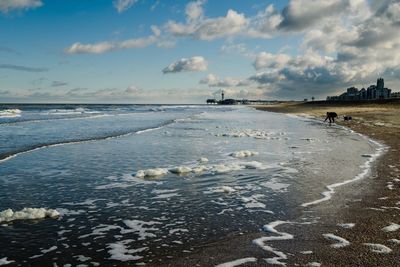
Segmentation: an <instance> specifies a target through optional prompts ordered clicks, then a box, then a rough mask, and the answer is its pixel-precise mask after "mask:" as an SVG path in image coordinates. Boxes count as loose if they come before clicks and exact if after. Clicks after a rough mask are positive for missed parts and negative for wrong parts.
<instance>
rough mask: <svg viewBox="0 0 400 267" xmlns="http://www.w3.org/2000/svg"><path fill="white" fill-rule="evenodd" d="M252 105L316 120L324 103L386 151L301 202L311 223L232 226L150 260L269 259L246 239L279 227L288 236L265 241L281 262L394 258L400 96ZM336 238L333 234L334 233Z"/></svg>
mask: <svg viewBox="0 0 400 267" xmlns="http://www.w3.org/2000/svg"><path fill="white" fill-rule="evenodd" d="M256 108H257V109H259V110H266V111H272V112H280V113H288V114H295V115H301V116H312V117H314V118H316V119H321V120H323V119H324V118H325V114H326V112H327V111H334V112H336V113H338V115H339V119H338V120H337V123H338V124H340V125H343V126H346V127H349V128H351V129H353V130H354V131H356V132H358V133H361V134H364V135H366V136H368V137H370V138H372V139H375V140H377V141H379V142H381V143H383V144H385V145H386V146H388V148H387V152H386V153H385V154H384V155H383V156H382V157H380V158H379V159H378V160H377V162H375V163H374V164H373V166H372V170H371V173H370V174H369V176H368V178H366V179H367V180H365V179H364V180H361V181H358V182H354V183H350V184H348V185H346V186H345V187H343V188H339V189H337V190H336V193H335V194H334V195H333V198H332V200H331V201H327V202H324V203H321V204H319V205H315V206H312V207H310V208H309V209H307V208H306V211H305V215H304V217H308V218H304V219H307V220H304V221H310V219H311V221H312V218H315V223H311V224H307V223H306V224H301V223H300V224H299V222H296V223H294V224H290V223H288V224H282V225H279V226H277V227H276V228H275V229H276V230H277V231H278V234H277V233H268V232H265V231H262V230H261V229H260V231H259V232H256V233H244V234H241V233H236V234H232V235H231V236H227V237H225V238H224V239H223V240H220V241H217V242H214V243H211V244H204V246H201V247H193V248H192V249H193V250H192V252H191V253H188V254H187V255H186V256H182V255H179V254H178V255H173V256H172V258H171V259H169V260H166V259H163V260H162V261H161V262H158V263H152V265H153V264H154V266H215V265H217V264H221V263H224V262H230V261H235V260H238V259H246V258H249V257H253V258H255V259H257V261H256V262H247V263H245V264H242V265H240V266H274V265H270V264H268V263H267V262H266V260H265V259H267V258H269V259H271V258H274V257H276V256H277V255H276V254H274V253H271V252H267V251H265V250H263V249H261V248H260V247H259V246H257V245H256V244H254V243H253V242H252V240H254V239H257V238H260V237H265V236H280V233H281V232H285V233H289V234H293V235H294V238H293V239H290V240H277V241H271V242H266V243H265V244H266V245H268V246H270V247H271V248H272V249H274V250H275V251H277V252H278V255H279V253H280V252H282V253H284V254H285V255H286V257H287V259H284V260H281V262H282V263H285V264H286V266H400V241H398V240H400V229H399V230H396V228H397V227H396V225H397V224H400V216H399V215H400V195H399V192H400V153H399V150H400V117H399V116H398V115H399V111H400V104H398V103H397V104H396V103H390V104H361V105H354V104H322V103H315V104H314V103H310V104H302V103H300V104H296V103H282V104H279V105H269V106H257V107H256ZM343 115H348V116H352V118H353V120H352V121H349V122H344V121H343V118H342V116H343ZM340 117H341V118H340ZM337 167H338V168H340V166H337ZM267 223H269V222H266V224H267ZM353 225H354V226H353ZM388 226H390V227H388ZM385 227H388V228H385ZM260 228H261V226H260ZM399 228H400V227H399ZM383 229H385V230H388V229H389V230H391V231H384V230H383ZM338 238H339V241H338V240H335V239H338ZM337 243H339V244H337ZM319 264H320V265H319ZM228 266H236V265H228ZM275 266H276V265H275Z"/></svg>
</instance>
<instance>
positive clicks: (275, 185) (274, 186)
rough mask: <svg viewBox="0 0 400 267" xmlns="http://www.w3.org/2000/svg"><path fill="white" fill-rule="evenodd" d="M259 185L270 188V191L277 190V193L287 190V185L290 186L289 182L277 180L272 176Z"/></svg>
mask: <svg viewBox="0 0 400 267" xmlns="http://www.w3.org/2000/svg"><path fill="white" fill-rule="evenodd" d="M260 185H261V186H263V187H267V188H269V189H271V190H272V191H274V192H278V193H286V192H288V187H289V186H290V184H285V183H281V182H278V179H276V178H272V179H271V180H270V181H268V182H263V183H260Z"/></svg>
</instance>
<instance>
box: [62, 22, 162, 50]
mask: <svg viewBox="0 0 400 267" xmlns="http://www.w3.org/2000/svg"><path fill="white" fill-rule="evenodd" d="M151 30H152V32H153V34H152V35H150V36H147V37H143V38H136V39H128V40H124V41H119V42H108V41H106V42H99V43H93V44H82V43H79V42H77V43H74V44H72V45H71V46H70V47H68V48H66V49H65V52H66V53H67V54H103V53H106V52H110V51H115V50H121V49H131V48H143V47H147V46H149V45H152V44H155V43H156V42H157V41H158V40H159V36H160V35H161V30H160V29H159V28H158V27H156V26H152V27H151Z"/></svg>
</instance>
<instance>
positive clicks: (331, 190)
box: [301, 130, 386, 207]
mask: <svg viewBox="0 0 400 267" xmlns="http://www.w3.org/2000/svg"><path fill="white" fill-rule="evenodd" d="M350 131H351V132H353V133H354V131H352V130H350ZM359 135H360V136H362V137H364V138H367V137H365V136H364V135H361V134H359ZM368 141H369V142H370V143H372V144H374V145H377V146H378V148H377V149H376V152H375V154H372V155H370V157H368V160H367V161H366V162H365V163H364V164H363V165H361V168H362V169H363V170H362V172H361V173H359V174H358V175H356V176H355V177H354V178H353V179H350V180H346V181H343V182H338V183H334V184H331V185H328V186H326V188H327V189H328V190H327V191H325V192H322V193H321V195H322V196H323V198H320V199H317V200H315V201H311V202H307V203H303V204H301V206H302V207H308V206H311V205H315V204H319V203H321V202H324V201H327V200H330V199H331V198H332V195H333V194H334V193H335V188H337V187H340V186H343V185H347V184H350V183H353V182H356V181H359V180H361V179H363V178H365V177H367V175H368V174H369V172H370V168H371V164H372V163H373V162H374V161H375V160H376V159H377V158H378V157H380V156H381V155H382V154H383V152H384V151H385V149H386V147H385V146H384V145H382V144H380V143H378V142H376V141H374V140H372V139H368Z"/></svg>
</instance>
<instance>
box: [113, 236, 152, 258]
mask: <svg viewBox="0 0 400 267" xmlns="http://www.w3.org/2000/svg"><path fill="white" fill-rule="evenodd" d="M132 241H133V240H124V241H119V242H116V243H111V244H108V245H107V247H108V248H109V250H108V253H109V254H110V255H111V257H110V259H111V260H118V261H136V260H140V259H142V258H143V257H142V256H139V255H135V254H136V253H139V252H142V251H145V250H147V249H148V247H142V248H138V249H128V248H127V246H126V245H127V244H129V243H131V242H132Z"/></svg>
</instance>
